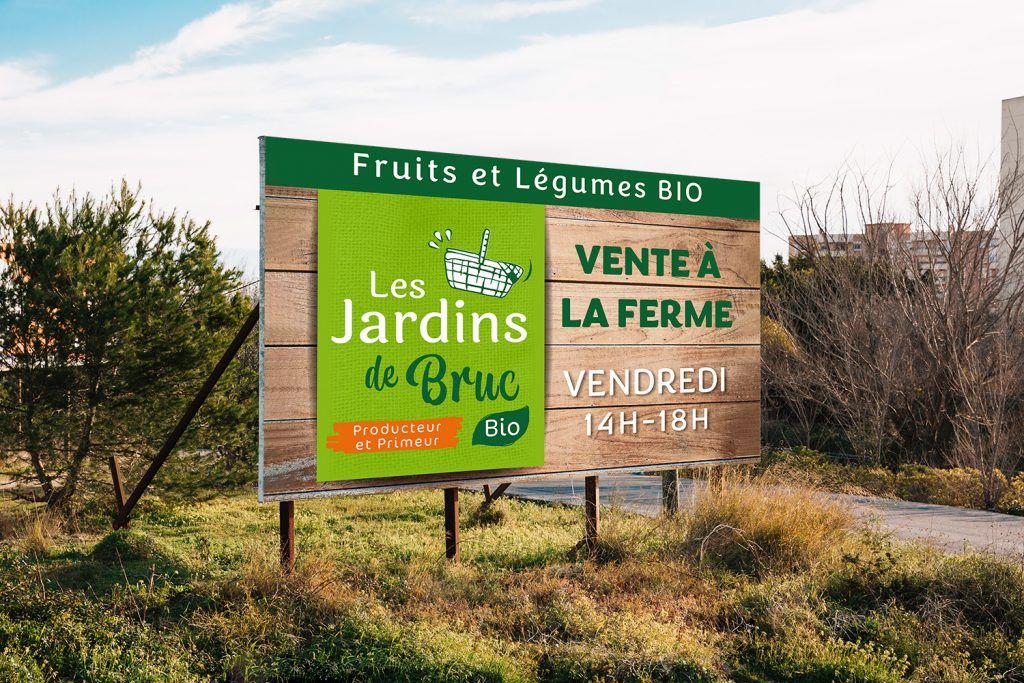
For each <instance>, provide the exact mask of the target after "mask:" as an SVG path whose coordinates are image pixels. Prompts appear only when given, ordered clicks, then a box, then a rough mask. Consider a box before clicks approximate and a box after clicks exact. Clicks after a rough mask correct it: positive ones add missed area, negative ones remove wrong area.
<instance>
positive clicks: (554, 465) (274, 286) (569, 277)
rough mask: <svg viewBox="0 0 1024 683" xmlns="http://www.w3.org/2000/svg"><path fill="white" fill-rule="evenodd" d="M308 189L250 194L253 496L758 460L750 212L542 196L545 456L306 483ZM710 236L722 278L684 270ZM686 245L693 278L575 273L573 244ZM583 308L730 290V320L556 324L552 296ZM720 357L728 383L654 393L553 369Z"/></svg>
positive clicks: (556, 303) (312, 305)
mask: <svg viewBox="0 0 1024 683" xmlns="http://www.w3.org/2000/svg"><path fill="white" fill-rule="evenodd" d="M316 208H317V203H316V190H310V189H306V188H283V187H274V186H267V187H266V188H265V190H264V199H263V202H262V204H261V209H262V211H261V217H262V235H261V240H262V251H263V273H262V278H263V291H262V295H263V301H262V304H263V308H262V310H263V326H262V340H263V349H262V351H263V353H262V354H261V355H262V363H263V367H262V373H261V381H262V383H261V397H260V400H261V407H262V413H261V414H262V421H263V424H262V429H261V437H262V438H261V448H260V462H261V482H260V496H261V499H262V500H268V501H274V500H288V499H294V498H304V497H310V496H319V495H329V494H330V493H332V492H339V493H340V492H348V493H356V492H372V491H387V490H393V489H396V488H417V487H436V486H439V485H441V484H445V485H459V484H464V483H480V482H484V481H506V480H511V479H515V478H522V477H530V476H538V475H543V474H553V473H559V472H594V471H604V470H610V469H625V470H635V469H643V468H651V467H654V468H656V467H665V466H669V465H673V464H685V463H695V462H722V461H741V460H751V459H756V458H757V456H758V453H759V450H760V403H759V389H760V385H759V376H760V375H759V373H760V348H759V346H758V344H759V341H760V299H759V289H758V287H759V261H758V257H759V244H758V238H759V235H758V231H759V229H760V226H759V223H758V221H745V220H737V219H729V218H716V217H705V216H689V215H682V214H661V213H642V212H633V211H616V210H602V209H586V208H574V207H562V206H549V207H546V209H545V218H546V224H547V234H546V240H547V255H546V258H547V264H546V273H545V280H546V281H547V282H548V283H549V284H548V285H547V299H548V301H547V306H546V308H547V339H546V342H547V351H546V354H545V356H546V387H545V389H546V403H545V405H546V406H547V410H546V411H545V464H544V466H543V467H540V468H526V469H520V470H489V471H482V472H462V473H446V474H437V475H420V476H415V477H391V478H388V479H372V480H369V479H368V480H356V481H347V482H327V483H318V482H317V481H316V449H315V442H316V437H315V431H316V430H315V427H316V346H315V344H316V223H317V210H316ZM708 242H710V243H711V244H712V246H713V248H714V251H715V256H716V260H717V262H718V264H719V267H720V269H721V275H722V277H721V278H715V279H711V278H707V279H704V280H701V279H698V278H696V277H695V274H696V272H697V269H698V266H699V264H700V256H701V254H702V253H703V251H704V249H705V248H706V246H705V244H706V243H708ZM576 244H584V245H585V246H586V247H588V248H589V247H591V246H594V245H617V246H622V247H626V246H629V247H633V248H635V249H641V248H644V247H648V248H649V247H655V246H657V247H661V248H676V249H687V250H688V251H689V252H690V257H689V259H688V264H689V268H690V270H691V274H692V275H691V277H689V278H673V277H670V276H662V277H658V276H653V275H652V276H637V275H632V276H625V275H624V276H606V275H604V274H602V273H601V272H600V270H601V269H600V267H599V266H598V267H597V268H595V269H594V272H592V273H590V274H587V273H584V272H583V271H582V268H581V267H580V265H579V260H578V257H577V255H576V252H575V248H574V245H576ZM563 297H569V298H571V299H572V301H573V311H574V313H575V314H576V315H580V316H581V315H582V314H583V312H584V311H585V304H586V302H588V301H589V300H590V299H591V298H592V297H600V298H601V299H602V300H603V302H604V303H605V309H606V311H607V312H608V314H609V316H612V315H614V312H615V311H616V306H615V301H616V300H617V299H620V298H627V297H628V298H637V299H640V298H644V299H651V298H655V299H659V298H671V299H692V300H694V301H695V302H697V303H698V304H699V303H700V302H703V301H713V300H718V299H728V300H730V301H732V302H733V308H732V311H731V317H732V318H733V320H734V323H733V325H732V327H730V328H719V329H715V328H702V327H690V328H686V327H681V328H674V327H665V328H662V327H655V328H640V327H639V326H638V325H637V324H636V323H635V321H633V324H632V325H631V326H629V327H626V328H624V329H623V328H611V327H609V328H562V327H561V324H560V323H561V321H560V317H561V299H562V298H563ZM703 366H708V367H716V368H717V367H722V366H724V367H726V368H727V382H728V385H727V386H728V391H727V392H726V393H725V394H722V393H717V392H716V393H709V394H696V393H692V394H675V395H672V396H671V397H668V398H666V397H665V396H660V395H657V394H650V395H647V396H626V397H622V396H604V397H583V396H581V397H580V398H575V399H574V398H572V397H571V396H569V395H568V390H567V388H566V386H567V385H566V381H565V379H564V377H563V371H568V372H570V373H572V376H573V377H574V379H575V378H576V374H575V373H578V372H579V371H580V370H584V369H590V368H595V369H596V368H600V369H606V370H608V369H615V370H617V371H620V372H621V371H625V370H628V369H631V368H649V369H654V370H657V368H662V367H665V368H674V369H676V370H678V369H679V368H681V367H703ZM703 407H708V408H709V417H710V420H711V428H710V429H708V430H704V431H692V430H687V431H683V432H671V431H669V432H661V431H660V430H659V429H655V428H651V427H647V428H643V427H641V428H640V429H639V430H638V431H637V433H636V434H625V435H620V434H613V435H606V434H603V433H602V434H597V435H595V436H594V437H593V438H589V439H588V438H587V437H586V436H585V435H584V432H583V423H582V420H583V416H584V415H585V414H586V413H587V412H588V411H591V408H593V411H592V412H594V416H595V421H596V420H598V419H599V418H600V417H601V416H603V415H604V414H605V413H606V412H607V411H608V410H609V409H613V408H614V409H615V411H616V412H618V411H619V410H624V411H626V413H627V416H630V415H632V413H633V411H636V413H637V417H638V420H642V419H644V418H645V416H646V417H653V418H655V419H657V416H658V414H659V411H661V410H666V411H668V412H669V414H671V411H672V410H674V409H676V408H686V409H687V410H689V409H692V408H697V409H700V408H703Z"/></svg>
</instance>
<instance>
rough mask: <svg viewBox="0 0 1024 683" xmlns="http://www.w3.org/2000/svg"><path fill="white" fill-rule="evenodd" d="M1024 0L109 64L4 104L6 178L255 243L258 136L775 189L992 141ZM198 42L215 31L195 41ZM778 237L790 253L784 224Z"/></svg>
mask: <svg viewBox="0 0 1024 683" xmlns="http://www.w3.org/2000/svg"><path fill="white" fill-rule="evenodd" d="M1021 25H1024V3H1020V2H1017V0H1005V1H999V0H987V1H983V2H975V3H973V4H972V5H971V8H970V10H967V9H965V8H964V6H963V5H962V4H961V3H959V2H955V1H953V0H941V1H934V0H905V1H904V2H900V3H892V2H889V1H887V0H862V1H860V2H857V3H855V4H850V5H845V6H843V7H841V8H839V9H834V10H832V11H810V10H806V11H799V12H791V13H787V14H782V15H777V16H773V17H768V18H764V19H758V20H753V21H747V22H742V23H736V24H730V25H724V26H716V27H702V26H694V25H663V26H651V27H642V28H632V29H624V30H618V31H609V32H602V33H593V34H584V35H576V36H563V37H546V38H543V39H539V40H536V41H535V42H531V43H530V44H528V45H525V46H523V47H520V48H518V49H514V50H509V51H503V52H496V53H493V54H488V55H485V56H482V57H476V58H468V57H467V58H436V57H428V56H423V55H421V54H416V53H411V52H408V51H403V50H399V49H396V48H393V47H389V46H384V45H367V44H353V43H347V44H337V45H329V46H321V47H316V48H309V49H305V50H302V51H297V52H295V53H293V54H292V55H291V56H289V57H288V58H286V59H281V60H275V61H257V62H254V63H245V64H241V63H236V64H229V65H227V66H220V67H217V68H195V67H191V68H184V67H183V68H181V70H179V71H178V72H176V73H173V74H167V73H162V75H154V74H153V73H151V72H137V73H136V74H134V75H133V76H131V77H130V78H122V79H112V78H110V72H105V73H103V74H97V75H96V76H93V77H91V78H86V79H80V80H76V81H72V82H70V83H65V84H60V85H55V86H51V87H44V88H41V89H37V90H30V91H22V92H21V94H18V95H15V96H13V97H10V98H8V99H6V100H4V102H3V105H2V106H0V188H2V190H3V192H4V193H5V194H6V193H8V192H13V193H14V195H15V196H16V197H18V198H21V199H33V200H36V201H41V200H45V199H46V198H47V197H48V195H49V194H50V193H51V192H52V190H53V188H54V187H56V186H58V185H60V186H62V187H70V186H71V185H77V186H78V187H79V188H80V189H83V190H92V191H103V190H104V189H106V188H108V187H109V186H110V183H111V182H112V181H114V180H116V179H118V178H120V177H121V176H122V175H125V176H128V177H129V178H130V179H141V180H143V181H144V182H145V189H146V191H147V193H150V194H152V195H154V196H155V197H156V198H157V200H158V202H159V203H161V204H164V205H176V206H179V207H182V208H187V209H189V210H190V212H191V213H192V214H193V215H195V216H196V217H198V218H203V219H206V218H209V219H211V220H213V223H214V226H215V230H216V231H217V232H218V233H219V234H220V235H221V237H222V244H224V245H225V246H226V247H230V248H239V249H246V248H249V249H253V248H254V247H255V242H256V235H257V218H256V213H255V212H253V211H252V207H253V206H254V205H255V203H256V197H257V189H258V187H257V182H258V173H257V143H256V138H257V136H258V135H261V134H270V135H282V136H294V137H304V138H311V139H324V140H340V141H348V142H366V143H369V144H378V145H385V146H395V147H413V148H421V149H437V150H447V151H455V152H465V153H470V154H482V155H493V156H511V157H518V158H534V159H543V160H551V161H561V162H570V163H579V164H591V165H602V166H613V167H614V166H618V167H623V168H646V169H650V170H656V171H665V172H676V173H692V174H699V175H708V176H719V177H733V178H744V179H752V180H760V181H761V182H762V198H763V201H762V211H763V223H764V225H765V226H767V227H770V226H772V225H775V224H777V220H776V218H775V217H774V216H773V213H774V211H775V209H776V206H777V197H778V195H779V194H780V193H786V192H788V191H789V190H790V188H791V186H792V184H793V183H797V184H800V183H805V182H808V181H814V180H817V179H819V178H820V177H821V176H822V175H824V174H826V173H827V172H829V171H831V170H833V169H835V167H836V166H837V165H838V164H839V163H840V162H842V161H843V160H844V159H846V158H848V157H850V156H853V157H854V158H855V159H857V160H862V161H867V162H872V161H874V162H884V161H886V160H888V158H889V157H890V155H892V154H894V153H896V152H899V151H900V150H904V152H905V153H904V155H903V157H902V158H903V161H901V162H900V164H898V165H897V166H896V168H895V170H896V172H897V173H909V172H911V171H914V172H916V166H917V154H916V152H915V150H916V149H919V148H922V147H924V148H926V147H928V146H929V145H931V144H932V141H933V140H935V139H939V140H942V139H944V138H947V137H950V136H952V137H954V138H964V139H966V140H968V141H969V142H970V143H971V144H975V143H977V144H978V145H979V146H980V147H981V148H982V149H985V150H992V151H995V150H997V145H998V135H999V110H1000V107H999V101H1000V99H1002V98H1006V97H1012V96H1016V95H1021V94H1024V85H1021V83H1020V81H1019V79H1018V74H1019V73H1021V67H1022V61H1024V53H1022V52H1021V50H1020V47H1019V35H1018V34H1019V27H1020V26H1021ZM200 42H201V41H200ZM763 244H764V247H765V248H764V250H763V252H764V253H770V252H771V251H774V250H775V249H778V248H780V247H781V243H780V242H779V241H777V240H773V239H771V238H769V237H767V236H766V237H765V238H764V240H763Z"/></svg>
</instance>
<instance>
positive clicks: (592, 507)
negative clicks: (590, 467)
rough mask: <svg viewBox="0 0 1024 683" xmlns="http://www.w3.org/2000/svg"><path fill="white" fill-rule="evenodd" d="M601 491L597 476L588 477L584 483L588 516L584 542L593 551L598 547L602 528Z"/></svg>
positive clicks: (584, 502)
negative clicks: (598, 536) (598, 537)
mask: <svg viewBox="0 0 1024 683" xmlns="http://www.w3.org/2000/svg"><path fill="white" fill-rule="evenodd" d="M600 497H601V491H600V489H599V488H598V483H597V477H596V476H593V477H587V478H586V480H585V484H584V498H583V512H584V515H585V516H586V521H585V528H584V536H583V544H584V545H585V546H586V547H587V550H588V551H590V552H593V551H594V549H595V548H596V547H597V535H598V533H599V532H600V530H601V498H600Z"/></svg>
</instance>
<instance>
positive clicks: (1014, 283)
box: [999, 97, 1024, 288]
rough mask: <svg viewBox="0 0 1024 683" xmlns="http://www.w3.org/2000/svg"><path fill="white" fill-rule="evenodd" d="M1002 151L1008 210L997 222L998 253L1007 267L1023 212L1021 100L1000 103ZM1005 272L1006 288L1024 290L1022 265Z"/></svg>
mask: <svg viewBox="0 0 1024 683" xmlns="http://www.w3.org/2000/svg"><path fill="white" fill-rule="evenodd" d="M1001 137H1002V146H1001V147H1002V149H1001V152H1002V153H1001V155H1000V164H999V179H1000V191H1001V192H1004V193H1008V194H1009V196H1008V197H1004V200H1006V201H1007V207H1006V208H1005V209H1004V211H1003V214H1002V216H1001V217H1000V221H999V232H1000V237H1001V239H1000V240H999V241H1000V243H1001V244H1000V253H999V265H1000V268H1002V269H1004V270H1005V269H1007V268H1008V261H1009V257H1008V252H1009V250H1010V245H1011V244H1013V243H1014V241H1015V239H1014V232H1019V231H1020V230H1021V222H1022V218H1021V214H1022V213H1024V97H1014V98H1013V99H1009V100H1003V115H1002V135H1001ZM1014 270H1015V271H1018V272H1013V273H1010V272H1007V281H1008V282H1007V286H1008V287H1011V288H1013V287H1024V273H1022V272H1020V271H1021V266H1017V267H1016V268H1015V269H1014Z"/></svg>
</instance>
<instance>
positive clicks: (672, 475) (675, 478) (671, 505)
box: [661, 470, 679, 517]
mask: <svg viewBox="0 0 1024 683" xmlns="http://www.w3.org/2000/svg"><path fill="white" fill-rule="evenodd" d="M661 509H662V512H664V513H665V514H666V515H668V516H669V517H672V516H675V515H676V514H678V513H679V470H665V471H664V472H662V473H661Z"/></svg>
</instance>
